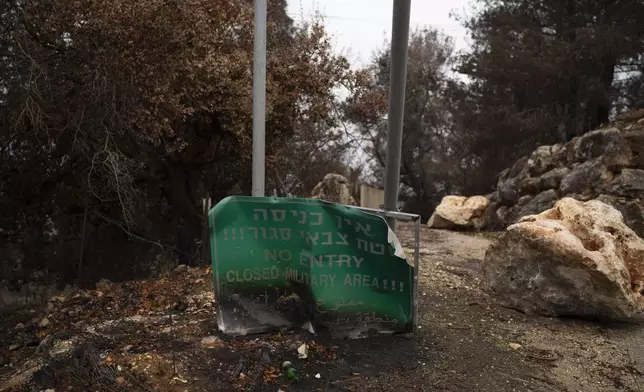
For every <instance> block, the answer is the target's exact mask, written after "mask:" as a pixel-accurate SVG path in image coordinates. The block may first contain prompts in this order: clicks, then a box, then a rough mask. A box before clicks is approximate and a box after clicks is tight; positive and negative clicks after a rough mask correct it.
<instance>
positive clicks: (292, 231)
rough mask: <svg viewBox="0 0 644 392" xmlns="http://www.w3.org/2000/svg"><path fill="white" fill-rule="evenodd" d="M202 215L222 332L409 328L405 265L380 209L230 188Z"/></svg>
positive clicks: (409, 276)
mask: <svg viewBox="0 0 644 392" xmlns="http://www.w3.org/2000/svg"><path fill="white" fill-rule="evenodd" d="M209 222H210V240H211V256H212V264H213V272H214V279H215V291H216V294H217V299H218V303H219V312H218V323H219V328H220V329H222V330H223V331H224V332H229V333H233V334H247V333H253V332H261V331H266V330H270V329H274V328H282V327H287V326H294V325H298V326H299V325H310V326H312V327H313V328H314V329H316V330H317V329H328V330H329V331H330V332H332V333H334V334H336V335H337V334H341V335H350V336H356V335H364V334H365V333H368V332H389V333H392V332H407V331H410V330H411V326H412V321H413V320H412V318H413V304H412V300H413V296H412V292H413V276H414V271H413V267H412V266H411V265H410V264H409V263H408V262H407V259H406V257H405V254H404V252H403V250H402V247H401V246H400V244H399V242H398V239H397V238H396V236H395V235H394V233H393V232H392V231H391V230H390V229H389V226H388V225H387V223H386V222H385V220H384V219H383V218H382V217H380V216H378V215H374V214H370V213H366V212H364V211H362V210H360V209H358V208H353V207H348V206H344V205H341V204H333V203H328V202H324V201H320V200H309V199H294V198H262V197H249V196H235V197H228V198H226V199H224V200H222V201H221V202H219V203H218V204H217V205H216V206H214V207H213V208H212V209H211V210H210V212H209ZM309 323H310V324H309Z"/></svg>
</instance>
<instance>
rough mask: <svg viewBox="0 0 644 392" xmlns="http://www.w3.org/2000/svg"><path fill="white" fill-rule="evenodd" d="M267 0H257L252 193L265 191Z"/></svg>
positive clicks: (254, 47)
mask: <svg viewBox="0 0 644 392" xmlns="http://www.w3.org/2000/svg"><path fill="white" fill-rule="evenodd" d="M265 145H266V0H255V38H254V41H253V185H252V186H253V188H252V195H253V196H258V197H263V196H264V192H265V176H266V167H265V156H266V146H265Z"/></svg>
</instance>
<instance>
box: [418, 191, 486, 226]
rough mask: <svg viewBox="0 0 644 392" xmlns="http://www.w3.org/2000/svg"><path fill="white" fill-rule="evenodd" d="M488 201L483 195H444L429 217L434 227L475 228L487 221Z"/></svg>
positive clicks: (429, 224) (430, 224)
mask: <svg viewBox="0 0 644 392" xmlns="http://www.w3.org/2000/svg"><path fill="white" fill-rule="evenodd" d="M489 205H490V201H489V200H488V199H487V198H486V197H485V196H472V197H465V196H445V197H444V198H443V200H441V203H440V204H439V205H438V207H436V210H435V211H434V213H433V214H432V216H431V218H429V222H428V223H427V225H428V226H429V227H431V228H434V229H477V230H480V229H482V228H484V227H485V226H486V223H487V209H488V206H489Z"/></svg>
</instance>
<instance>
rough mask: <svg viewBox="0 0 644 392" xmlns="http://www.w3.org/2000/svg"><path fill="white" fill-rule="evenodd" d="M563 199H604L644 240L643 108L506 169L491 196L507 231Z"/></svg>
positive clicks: (544, 148)
mask: <svg viewBox="0 0 644 392" xmlns="http://www.w3.org/2000/svg"><path fill="white" fill-rule="evenodd" d="M563 197H572V198H574V199H577V200H582V201H587V200H591V199H600V200H602V201H604V202H605V203H608V204H610V205H612V206H613V207H615V208H616V209H617V210H619V211H620V212H621V213H622V214H623V215H624V220H625V222H626V224H627V225H628V226H629V227H631V228H632V229H633V230H635V231H636V232H637V233H638V234H639V235H640V236H642V237H644V110H639V111H636V112H633V113H629V114H628V115H625V116H622V117H620V118H618V120H617V121H616V122H615V123H614V124H612V125H611V127H608V128H603V129H598V130H595V131H592V132H588V133H586V134H585V135H583V136H581V137H577V138H574V139H573V140H571V141H570V142H568V143H565V144H555V145H552V146H542V147H539V148H537V149H536V150H535V151H534V152H533V153H532V154H531V155H530V156H527V157H523V158H521V159H519V160H518V161H517V162H516V163H515V164H514V165H513V166H512V167H511V168H508V169H506V170H504V171H503V172H502V173H501V174H500V175H499V179H498V183H497V190H496V192H494V194H493V195H492V196H491V199H492V206H491V210H493V211H491V213H490V216H491V219H492V221H493V222H492V223H493V225H494V226H497V227H506V226H508V225H510V224H512V223H515V222H517V221H519V220H520V219H521V217H523V216H526V215H530V214H537V213H539V212H542V211H545V210H546V209H549V208H551V207H552V206H554V204H555V203H556V202H557V200H559V199H561V198H563Z"/></svg>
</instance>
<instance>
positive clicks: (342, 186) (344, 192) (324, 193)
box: [311, 173, 356, 206]
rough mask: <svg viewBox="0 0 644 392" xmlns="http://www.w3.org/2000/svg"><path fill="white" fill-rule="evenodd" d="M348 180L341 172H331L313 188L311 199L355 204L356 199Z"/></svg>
mask: <svg viewBox="0 0 644 392" xmlns="http://www.w3.org/2000/svg"><path fill="white" fill-rule="evenodd" d="M348 182H349V181H348V180H347V179H346V177H344V176H341V175H340V174H334V173H329V174H327V175H326V176H324V178H323V179H322V181H320V182H319V183H318V184H317V185H316V186H315V188H313V192H311V199H318V200H324V201H329V202H332V203H340V204H346V205H350V206H355V205H356V201H355V200H354V198H353V196H351V191H350V190H349V185H348Z"/></svg>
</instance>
